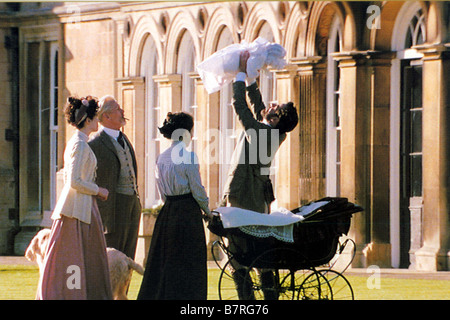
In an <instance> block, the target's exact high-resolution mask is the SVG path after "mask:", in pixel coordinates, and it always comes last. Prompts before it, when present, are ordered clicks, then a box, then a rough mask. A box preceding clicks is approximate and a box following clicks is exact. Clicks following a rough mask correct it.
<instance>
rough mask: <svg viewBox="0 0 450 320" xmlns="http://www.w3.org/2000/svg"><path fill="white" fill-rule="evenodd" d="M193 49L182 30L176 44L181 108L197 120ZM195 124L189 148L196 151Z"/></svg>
mask: <svg viewBox="0 0 450 320" xmlns="http://www.w3.org/2000/svg"><path fill="white" fill-rule="evenodd" d="M195 61H196V59H195V50H194V41H193V39H192V37H191V35H190V34H189V32H187V31H186V30H185V31H184V32H183V34H182V36H181V39H180V42H179V45H178V58H177V73H178V74H181V110H182V111H183V112H187V113H189V114H191V115H192V116H193V117H194V123H195V122H196V121H197V101H196V94H195V82H194V79H193V77H192V74H193V73H194V72H195V70H196V69H195V67H196V66H195ZM197 127H198V126H197V125H196V124H194V131H193V133H192V142H191V145H190V146H189V148H190V149H191V150H192V151H196V146H197V134H196V132H197Z"/></svg>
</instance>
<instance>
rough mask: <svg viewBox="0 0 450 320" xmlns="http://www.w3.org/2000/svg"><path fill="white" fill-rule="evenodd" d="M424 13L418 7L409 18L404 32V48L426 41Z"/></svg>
mask: <svg viewBox="0 0 450 320" xmlns="http://www.w3.org/2000/svg"><path fill="white" fill-rule="evenodd" d="M425 37H426V33H425V15H424V14H423V12H422V9H419V10H418V11H417V12H416V13H415V14H414V16H413V18H412V19H411V21H410V22H409V25H408V30H407V33H406V40H405V48H411V47H413V46H416V45H419V44H422V43H424V42H425V41H426V38H425Z"/></svg>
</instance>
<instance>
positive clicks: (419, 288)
mask: <svg viewBox="0 0 450 320" xmlns="http://www.w3.org/2000/svg"><path fill="white" fill-rule="evenodd" d="M219 275H220V270H218V269H209V272H208V300H217V299H218V293H217V284H218V278H219ZM346 278H347V279H348V280H349V282H350V283H351V285H352V287H353V291H354V293H355V299H356V300H450V280H422V279H397V278H383V277H382V278H381V279H380V283H379V288H376V289H369V288H368V287H370V284H369V285H368V279H367V277H363V276H346ZM38 279H39V270H38V268H37V267H35V266H28V265H25V266H22V265H20V266H18V265H0V300H33V299H34V297H35V293H36V287H37V283H38ZM141 281H142V276H140V275H139V274H137V273H135V274H134V275H133V279H132V281H131V285H130V290H129V293H128V297H129V299H130V300H134V299H136V297H137V294H138V292H139V288H140V285H141Z"/></svg>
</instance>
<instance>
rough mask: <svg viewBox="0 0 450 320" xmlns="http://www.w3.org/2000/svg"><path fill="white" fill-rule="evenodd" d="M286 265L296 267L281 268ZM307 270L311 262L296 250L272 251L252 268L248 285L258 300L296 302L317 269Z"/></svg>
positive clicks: (267, 252)
mask: <svg viewBox="0 0 450 320" xmlns="http://www.w3.org/2000/svg"><path fill="white" fill-rule="evenodd" d="M287 265H289V266H297V267H296V268H295V269H285V267H281V266H287ZM299 266H304V267H303V268H300V267H299ZM308 266H311V262H309V261H308V259H307V258H306V257H304V256H303V255H302V254H301V253H300V252H299V251H297V250H294V249H291V248H275V249H270V250H267V251H266V252H264V253H262V254H261V255H259V256H258V257H257V258H256V259H255V260H254V261H253V263H252V264H251V265H250V267H249V272H248V275H247V277H248V280H247V281H249V282H250V283H252V284H253V295H254V298H255V299H256V300H293V299H295V298H296V296H297V294H296V292H297V291H298V289H299V287H300V284H301V283H303V282H304V280H305V279H306V278H307V277H309V275H310V274H311V273H314V269H313V268H309V267H308Z"/></svg>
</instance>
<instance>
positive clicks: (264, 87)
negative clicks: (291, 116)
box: [257, 22, 287, 208]
mask: <svg viewBox="0 0 450 320" xmlns="http://www.w3.org/2000/svg"><path fill="white" fill-rule="evenodd" d="M257 37H262V38H264V39H266V40H267V41H269V42H275V37H274V35H273V32H272V28H271V27H270V25H269V23H267V22H264V23H263V24H262V25H261V27H260V29H259V32H258V36H257ZM276 83H277V82H276V79H275V75H274V73H273V72H272V71H270V70H267V69H263V70H261V71H260V74H259V89H260V91H261V95H262V98H263V101H264V104H265V105H266V107H268V106H269V104H270V103H284V102H287V101H277V86H276ZM278 158H279V152H277V153H276V154H275V157H274V159H273V160H272V165H271V167H270V180H272V184H273V187H274V193H275V194H276V189H277V175H276V173H277V171H278V163H279V160H278ZM277 205H278V204H277V200H275V201H274V202H273V203H272V206H273V207H274V208H276V207H277Z"/></svg>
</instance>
